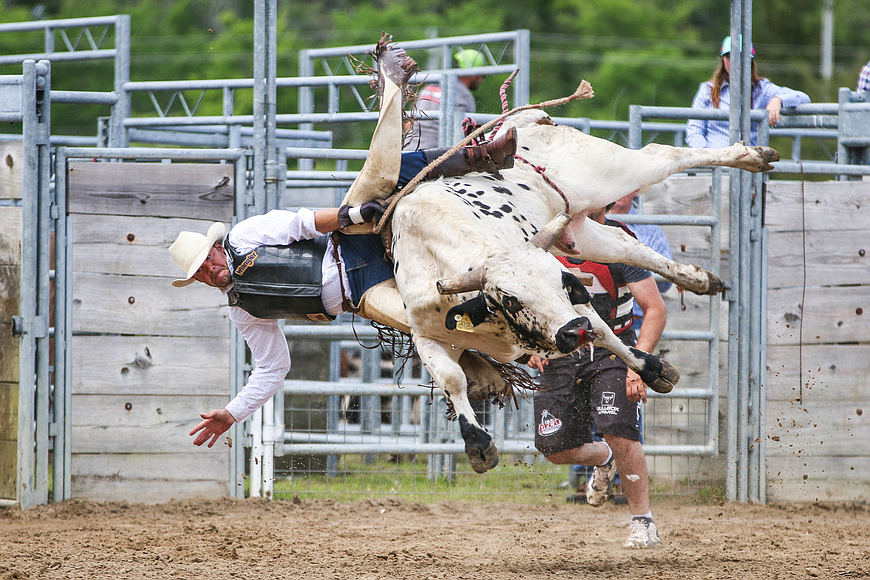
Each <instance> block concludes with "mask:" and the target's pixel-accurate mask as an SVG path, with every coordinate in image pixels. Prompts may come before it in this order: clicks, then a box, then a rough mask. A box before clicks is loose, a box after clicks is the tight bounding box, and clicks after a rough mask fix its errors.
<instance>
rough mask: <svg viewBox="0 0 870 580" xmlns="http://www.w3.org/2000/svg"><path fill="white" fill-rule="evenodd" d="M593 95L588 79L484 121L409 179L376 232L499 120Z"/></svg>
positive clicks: (387, 210) (394, 198) (381, 220)
mask: <svg viewBox="0 0 870 580" xmlns="http://www.w3.org/2000/svg"><path fill="white" fill-rule="evenodd" d="M593 96H595V93H594V92H593V91H592V85H590V84H589V83H588V82H587V81H585V80H584V81H582V82H581V83H580V85H579V86H578V87H577V90H576V91H574V94H572V95H568V96H567V97H562V98H559V99H553V100H550V101H544V102H543V103H538V104H531V103H530V104H528V105H523V106H521V107H515V108H513V109H511V110H510V111H507V112H506V113H502V114H501V115H499V116H498V117H496V118H495V119H492V120H490V121H487V122H486V123H484V124H483V125H481V126H480V127H478V128H477V129H475V130H474V132H473V133H471V134H470V135H469V136H467V137H466V138H465V139H463V140H462V141H460V142H459V143H457V144H456V145H454V146H453V147H451V148H450V150H448V151H447V152H446V153H444V154H443V155H441V156H440V157H439V158H438V159H436V160H435V161H433V162H432V163H430V164H429V165H427V166H426V167H424V168H423V170H422V171H420V173H418V174H417V175H416V176H415V177H414V179H412V180H411V181H409V182H408V184H407V185H406V186H405V187H403V188H402V189H401V190H400V191H399V192H398V193H397V194H396V195H394V196H392V201H391V202H390V205H389V206H387V209H386V211H384V215H382V216H381V219H380V220H378V223H377V225H376V226H375V227H374V233H376V234H379V233H381V230H382V229H383V228H384V226H385V224H386V223H387V222H388V221H389V219H390V217H391V216H392V215H393V209H394V208H395V207H396V203H398V201H399V200H400V199H402V197H404V196H405V194H407V193H409V192H411V191H413V189H414V187H416V186H417V184H419V183H420V182H421V181H423V180H424V179H425V178H426V175H428V174H429V172H430V171H432V169H434V168H435V167H437V166H438V165H440V164H441V163H442V162H443V161H444V160H445V159H447V158H448V157H450V156H451V155H453V154H454V153H456V152H457V151H459V150H460V149H462V148H463V147H465V146H466V145H467V144H468V143H470V142H471V141H472V140H473V139H474V138H475V137H477V136H478V135H481V134H483V133H484V132H486V130H487V129H489V128H490V127H492V126H493V125H495V124H496V123H498V122H499V121H503V120H504V119H506V118H507V117H509V116H510V115H513V114H515V113H519V112H522V111H528V110H530V109H544V108H547V107H556V106H559V105H564V104H565V103H569V102H571V101H573V100H575V99H591V98H592V97H593Z"/></svg>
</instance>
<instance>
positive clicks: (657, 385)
mask: <svg viewBox="0 0 870 580" xmlns="http://www.w3.org/2000/svg"><path fill="white" fill-rule="evenodd" d="M660 360H661V363H662V370H661V372H660V373H659V375H658V377H656V380H655V381H653V382H652V383H647V386H648V387H649V388H651V389H652V390H654V391H655V392H657V393H661V394H665V393H670V392H671V391H672V390H673V389H674V385H676V384H677V383H678V382H680V371H679V370H677V367H675V366H674V365H672V364H671V363H669V362H668V361H666V360H664V359H660Z"/></svg>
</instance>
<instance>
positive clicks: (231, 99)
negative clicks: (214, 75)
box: [221, 87, 242, 163]
mask: <svg viewBox="0 0 870 580" xmlns="http://www.w3.org/2000/svg"><path fill="white" fill-rule="evenodd" d="M235 102H236V93H235V91H234V90H233V89H231V88H230V87H224V90H223V114H224V116H225V117H231V116H232V115H233V112H234V111H235ZM227 133H228V134H227V147H228V148H229V149H238V148H239V147H241V146H242V126H241V125H228V126H227ZM221 163H224V162H223V161H222V162H221Z"/></svg>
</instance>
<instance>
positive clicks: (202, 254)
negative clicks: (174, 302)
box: [169, 222, 227, 288]
mask: <svg viewBox="0 0 870 580" xmlns="http://www.w3.org/2000/svg"><path fill="white" fill-rule="evenodd" d="M225 235H227V227H226V226H225V225H224V224H222V223H221V222H215V223H213V224H211V226H210V227H209V228H208V233H207V234H206V235H202V234H200V233H198V232H181V233H180V234H178V238H177V239H176V240H175V242H173V243H172V245H171V246H169V253H170V254H172V257H173V258H175V263H176V264H178V265H179V266H181V269H182V270H184V271H185V272H186V273H187V278H179V279H178V280H173V281H172V285H173V286H175V287H177V288H181V287H182V286H187V285H188V284H190V283H191V282H194V279H193V275H194V274H196V271H197V270H199V267H200V266H202V263H203V262H205V259H206V257H207V256H208V252H209V250H211V247H212V246H213V245H214V243H215V242H216V241H218V240H223V238H224V236H225Z"/></svg>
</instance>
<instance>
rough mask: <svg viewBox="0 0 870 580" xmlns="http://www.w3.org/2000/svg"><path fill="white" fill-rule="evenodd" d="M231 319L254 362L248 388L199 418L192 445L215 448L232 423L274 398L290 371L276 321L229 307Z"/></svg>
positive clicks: (287, 350) (288, 360) (244, 417)
mask: <svg viewBox="0 0 870 580" xmlns="http://www.w3.org/2000/svg"><path fill="white" fill-rule="evenodd" d="M230 318H231V319H232V321H233V323H234V324H235V325H236V327H237V328H238V329H239V332H241V334H242V336H243V337H244V339H245V342H247V343H248V347H249V348H250V349H251V354H252V356H253V358H254V361H255V368H254V371H253V372H252V373H251V375H250V377H249V378H248V382H247V384H246V385H245V386H244V388H243V389H242V390H241V391H239V394H238V395H236V396H235V398H233V400H232V401H230V402H229V404H228V405H227V406H226V408H224V409H214V410H212V411H210V412H208V413H204V414H202V415H201V417H202V418H203V421H202V422H201V423H200V424H199V425H197V426H196V427H195V428H194V429H193V430H192V431H191V432H190V435H194V434H196V433H197V432H199V435H198V437H197V438H196V439H195V440H194V445H202V444H203V443H205V442H206V441H208V442H209V443H208V446H209V447H211V446H212V445H214V444H215V442H216V441H217V439H218V437H220V435H222V434H223V433H224V432H226V431H227V429H229V428H230V427H231V426H232V425H233V423H235V422H241V421H244V420H245V419H247V418H248V417H249V416H250V415H251V414H252V413H253V412H254V411H256V410H257V409H259V408H260V407H262V406H263V404H264V403H265V402H266V401H268V400H269V398H270V397H272V395H274V394H275V393H276V392H277V391H278V389H279V388H280V387H281V384H282V383H283V382H284V378H285V377H286V376H287V373H288V372H289V371H290V350H289V348H288V347H287V339H286V338H285V337H284V333H283V332H282V330H281V328H280V326H279V325H278V321H277V320H265V319H260V318H255V317H254V316H251V315H250V314H248V313H247V312H245V311H244V310H242V309H240V308H237V307H230Z"/></svg>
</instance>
